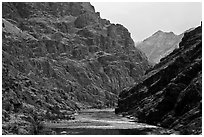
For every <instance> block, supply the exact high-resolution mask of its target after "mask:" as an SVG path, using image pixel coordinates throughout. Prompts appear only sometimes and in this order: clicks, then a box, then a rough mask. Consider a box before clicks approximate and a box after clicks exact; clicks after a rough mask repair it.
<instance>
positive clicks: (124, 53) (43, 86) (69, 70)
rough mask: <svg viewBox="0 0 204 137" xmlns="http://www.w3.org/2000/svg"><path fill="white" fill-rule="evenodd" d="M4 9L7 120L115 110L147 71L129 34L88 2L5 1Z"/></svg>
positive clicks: (5, 111)
mask: <svg viewBox="0 0 204 137" xmlns="http://www.w3.org/2000/svg"><path fill="white" fill-rule="evenodd" d="M2 9H3V10H2V11H3V14H2V17H3V19H2V28H3V29H2V31H3V35H2V37H3V39H2V70H3V73H2V74H3V80H2V81H3V82H2V96H3V111H4V114H5V115H3V116H4V118H3V121H5V119H7V120H9V118H6V116H7V115H6V114H11V113H12V114H13V113H17V112H19V113H20V112H22V114H24V115H29V112H28V110H29V111H34V112H36V113H41V114H43V115H44V114H47V115H48V114H49V115H51V114H54V113H55V111H58V112H60V111H61V110H69V111H73V110H77V109H81V108H88V107H94V108H101V107H113V106H114V105H115V103H116V101H117V96H118V94H119V92H120V91H121V90H122V89H123V88H125V87H128V86H131V85H133V84H134V83H135V82H138V80H139V79H140V77H141V76H142V75H143V74H144V72H145V70H146V69H147V68H148V67H149V65H148V61H147V58H146V56H144V54H143V53H141V52H140V51H139V50H138V49H137V48H135V46H134V42H133V40H132V39H131V37H130V33H129V32H128V30H127V29H126V28H125V27H124V26H122V25H119V24H111V23H110V21H108V20H106V19H102V18H101V17H100V13H96V12H95V10H94V7H93V6H92V5H91V4H90V3H81V2H78V3H72V2H70V3H32V2H29V3H3V4H2ZM50 112H51V114H50ZM56 113H57V112H56ZM8 116H9V115H8ZM16 132H17V131H16Z"/></svg>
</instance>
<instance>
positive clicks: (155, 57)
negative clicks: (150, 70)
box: [137, 30, 183, 64]
mask: <svg viewBox="0 0 204 137" xmlns="http://www.w3.org/2000/svg"><path fill="white" fill-rule="evenodd" d="M182 37H183V33H182V34H180V35H176V34H174V33H173V32H163V31H161V30H159V31H157V32H155V33H154V34H153V35H152V36H150V37H149V38H147V39H145V40H144V41H142V42H140V43H138V44H137V48H139V49H140V50H141V51H142V52H144V53H145V55H146V56H147V57H148V60H149V61H150V62H151V63H152V64H156V63H159V61H160V59H161V58H163V57H165V56H167V55H169V54H170V53H171V52H173V50H174V49H176V48H178V47H179V42H181V39H182Z"/></svg>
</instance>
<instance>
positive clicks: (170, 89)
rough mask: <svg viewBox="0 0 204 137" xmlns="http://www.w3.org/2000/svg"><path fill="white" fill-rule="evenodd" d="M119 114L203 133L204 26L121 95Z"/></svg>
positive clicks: (189, 34)
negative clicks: (203, 30) (203, 28)
mask: <svg viewBox="0 0 204 137" xmlns="http://www.w3.org/2000/svg"><path fill="white" fill-rule="evenodd" d="M115 111H116V113H124V114H127V115H132V116H134V117H135V118H136V119H137V120H138V121H140V122H145V123H149V124H154V125H160V126H162V127H166V128H173V129H176V130H179V131H181V133H182V134H201V132H202V28H201V26H199V27H197V28H196V29H194V30H192V31H189V32H187V33H185V34H184V37H183V38H182V41H181V42H180V43H179V48H178V49H176V50H174V51H173V52H172V53H171V54H170V55H168V56H166V57H165V58H163V59H162V60H161V61H160V63H159V64H156V65H155V66H154V68H153V69H151V70H149V71H148V73H147V74H146V75H145V76H144V77H143V80H142V81H141V82H140V83H139V84H137V85H135V86H134V87H132V88H130V89H127V90H124V91H123V92H122V93H121V94H120V95H119V100H118V108H116V110H115Z"/></svg>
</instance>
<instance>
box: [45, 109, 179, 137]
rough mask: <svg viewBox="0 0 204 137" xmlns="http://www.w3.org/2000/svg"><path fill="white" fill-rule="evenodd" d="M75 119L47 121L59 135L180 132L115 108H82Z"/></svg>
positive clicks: (48, 125)
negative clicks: (140, 119) (122, 113)
mask: <svg viewBox="0 0 204 137" xmlns="http://www.w3.org/2000/svg"><path fill="white" fill-rule="evenodd" d="M75 118H76V119H75V120H69V121H65V120H61V121H59V122H57V123H47V124H46V126H47V127H49V128H52V129H53V130H54V131H56V133H57V134H58V135H60V134H69V135H162V134H163V135H165V134H166V135H168V134H178V133H177V132H175V131H173V130H168V129H164V128H161V127H157V126H152V125H148V124H144V123H136V122H135V121H133V120H131V119H128V118H126V117H122V116H120V115H116V114H115V113H114V109H99V110H98V109H89V110H82V111H81V112H79V113H78V114H77V115H76V116H75Z"/></svg>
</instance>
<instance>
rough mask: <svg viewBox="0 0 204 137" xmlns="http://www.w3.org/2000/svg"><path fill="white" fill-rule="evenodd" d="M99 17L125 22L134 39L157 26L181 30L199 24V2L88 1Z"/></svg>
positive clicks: (179, 31)
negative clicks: (98, 13)
mask: <svg viewBox="0 0 204 137" xmlns="http://www.w3.org/2000/svg"><path fill="white" fill-rule="evenodd" d="M91 4H92V5H93V6H94V7H95V10H96V11H98V12H100V15H101V17H102V18H105V19H108V20H110V21H111V23H115V24H116V23H119V24H122V25H124V26H125V27H126V28H127V29H128V30H129V32H130V33H131V36H132V38H133V40H134V41H135V42H137V41H141V40H144V39H145V38H147V37H149V36H151V35H152V34H153V33H155V32H156V31H158V30H162V31H165V32H169V31H172V32H174V33H175V34H180V33H183V32H184V31H185V30H188V29H190V28H192V27H196V26H199V25H200V22H201V20H202V4H201V3H199V2H194V3H193V2H172V3H170V2H164V3H162V2H152V3H151V2H146V3H141V2H91Z"/></svg>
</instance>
